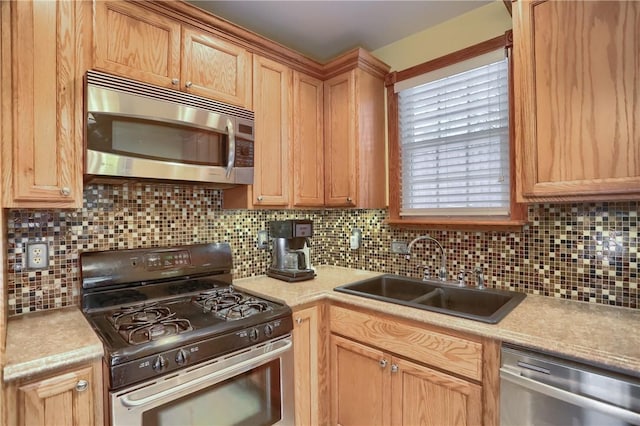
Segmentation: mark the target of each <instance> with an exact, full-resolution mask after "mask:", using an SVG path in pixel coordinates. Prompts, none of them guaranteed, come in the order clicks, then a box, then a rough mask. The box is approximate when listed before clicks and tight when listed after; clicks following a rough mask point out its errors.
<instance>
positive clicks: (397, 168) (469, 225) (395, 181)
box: [385, 31, 527, 230]
mask: <svg viewBox="0 0 640 426" xmlns="http://www.w3.org/2000/svg"><path fill="white" fill-rule="evenodd" d="M500 48H504V49H506V51H507V57H508V61H509V62H508V68H509V71H508V72H509V167H510V173H509V181H510V182H509V185H510V188H509V191H510V208H509V211H510V214H509V215H508V216H451V215H442V216H410V217H408V216H405V217H402V216H400V210H401V207H402V206H401V194H402V187H401V175H402V171H401V163H400V139H399V126H398V94H397V93H395V91H394V84H395V83H397V82H400V81H403V80H407V79H409V78H413V77H416V76H418V75H421V74H425V73H428V72H431V71H434V70H437V69H439V68H443V67H446V66H449V65H452V64H455V63H458V62H461V61H465V60H467V59H471V58H473V57H476V56H479V55H482V54H485V53H488V52H491V51H495V50H497V49H500ZM512 50H513V35H512V32H511V31H507V32H506V33H505V34H504V35H502V36H498V37H494V38H492V39H489V40H486V41H483V42H481V43H478V44H475V45H473V46H469V47H467V48H465V49H462V50H458V51H456V52H453V53H450V54H448V55H445V56H441V57H439V58H436V59H433V60H431V61H427V62H424V63H422V64H418V65H415V66H413V67H410V68H407V69H405V70H402V71H394V72H391V73H389V74H387V77H386V79H385V86H386V88H387V119H388V120H387V123H388V129H387V131H388V141H389V158H388V160H389V161H388V172H389V175H388V176H389V219H388V220H387V223H389V224H391V225H406V226H410V227H429V228H452V229H478V230H485V229H499V230H507V229H513V230H519V229H521V228H522V226H523V225H524V224H526V223H527V221H526V214H527V210H526V205H524V204H520V203H517V202H516V179H515V170H516V168H515V129H514V96H513V75H514V74H513V55H512Z"/></svg>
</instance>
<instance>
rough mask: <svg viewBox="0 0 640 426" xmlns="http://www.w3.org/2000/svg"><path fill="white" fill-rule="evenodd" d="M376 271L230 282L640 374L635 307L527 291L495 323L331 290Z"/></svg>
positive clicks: (290, 300) (323, 270) (288, 299)
mask: <svg viewBox="0 0 640 426" xmlns="http://www.w3.org/2000/svg"><path fill="white" fill-rule="evenodd" d="M376 275H381V274H380V273H377V272H366V271H360V270H354V269H348V268H340V267H332V266H321V267H319V268H317V277H316V278H315V279H314V280H311V281H301V282H297V283H287V282H283V281H279V280H276V279H273V278H269V277H266V276H261V277H255V278H244V279H239V280H235V281H234V285H235V286H236V287H237V288H239V289H243V290H246V291H249V292H252V293H254V294H256V295H262V296H266V297H271V298H274V299H278V300H280V301H282V302H285V303H287V304H288V305H290V306H291V307H292V308H293V309H294V310H295V308H296V306H300V305H304V304H308V303H311V302H315V301H317V300H321V299H324V298H328V299H329V300H332V301H339V302H343V303H348V304H350V305H353V306H357V307H361V308H368V309H371V310H374V311H377V312H380V313H385V314H392V315H396V316H398V317H402V318H407V319H411V320H415V321H420V322H423V323H425V324H432V325H436V326H441V327H446V328H450V329H454V330H457V331H462V332H468V333H473V334H476V335H480V336H485V337H490V338H495V339H498V340H501V341H503V342H507V343H511V344H515V345H520V346H527V347H529V348H532V349H538V350H542V351H547V352H551V353H553V354H557V355H562V356H565V357H570V358H573V359H577V360H580V361H585V362H589V363H595V364H598V365H602V366H605V367H608V368H612V369H615V370H622V371H624V372H628V373H631V374H634V375H636V376H640V333H638V330H640V310H637V309H627V308H617V307H610V306H604V305H599V304H590V303H583V302H574V301H568V300H562V299H556V298H553V297H544V296H535V295H527V297H526V299H525V300H524V301H523V302H522V303H520V304H519V305H518V306H517V307H516V308H515V309H514V310H513V311H512V312H511V313H509V314H508V315H507V316H506V317H505V318H504V319H503V320H502V321H500V322H499V323H498V324H485V323H481V322H477V321H472V320H467V319H463V318H458V317H453V316H450V315H444V314H439V313H434V312H429V311H423V310H420V309H415V308H409V307H404V306H400V305H395V304H392V303H387V302H380V301H377V300H372V299H367V298H364V297H358V296H352V295H348V294H344V293H338V292H335V291H333V288H334V287H336V286H339V285H343V284H347V283H350V282H355V281H359V280H361V279H366V278H369V277H374V276H376Z"/></svg>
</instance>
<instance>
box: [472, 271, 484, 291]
mask: <svg viewBox="0 0 640 426" xmlns="http://www.w3.org/2000/svg"><path fill="white" fill-rule="evenodd" d="M473 273H474V274H475V275H476V287H477V288H478V290H484V289H485V285H484V273H483V272H482V268H481V267H480V266H476V267H475V268H473Z"/></svg>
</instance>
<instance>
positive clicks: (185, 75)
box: [182, 27, 251, 109]
mask: <svg viewBox="0 0 640 426" xmlns="http://www.w3.org/2000/svg"><path fill="white" fill-rule="evenodd" d="M182 85H183V89H185V90H187V91H189V92H192V93H195V94H198V95H201V96H206V97H208V98H212V99H215V100H218V101H222V102H228V103H231V104H234V105H238V106H241V107H243V108H247V109H250V108H251V53H249V52H248V51H246V50H245V49H243V48H242V47H240V46H237V45H235V44H232V43H229V42H226V41H224V40H220V39H218V38H216V37H214V36H213V35H211V34H205V33H203V32H200V31H195V30H193V29H191V28H186V27H185V28H183V30H182Z"/></svg>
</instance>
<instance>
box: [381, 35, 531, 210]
mask: <svg viewBox="0 0 640 426" xmlns="http://www.w3.org/2000/svg"><path fill="white" fill-rule="evenodd" d="M504 40H505V38H504V37H501V38H498V39H493V40H489V42H485V43H483V44H481V45H478V46H482V48H481V49H478V48H477V46H473V47H472V48H469V49H465V51H469V52H470V53H469V54H464V55H461V54H460V52H456V53H455V54H452V55H455V58H456V59H457V60H456V61H455V62H454V61H451V60H449V58H448V57H444V58H441V59H438V60H435V61H432V62H428V63H426V64H423V66H417V67H413V68H411V69H409V70H406V71H404V72H402V71H401V72H399V73H397V74H396V80H395V82H394V84H393V87H390V90H389V94H390V96H392V97H393V99H392V104H393V103H395V108H393V107H392V108H390V111H393V113H392V114H390V117H389V123H394V127H395V128H394V129H393V130H394V131H391V128H390V143H391V144H393V142H394V141H392V135H394V134H395V135H396V138H395V139H396V140H395V150H393V149H391V150H393V151H394V152H393V154H394V155H390V164H391V162H392V161H396V162H397V166H396V167H395V168H394V167H391V170H390V190H391V191H394V190H397V196H396V197H392V196H391V195H390V197H389V198H390V216H391V219H392V220H393V219H400V220H403V219H405V220H414V221H415V219H416V218H423V219H424V221H426V222H428V221H429V218H432V217H434V216H437V217H449V218H451V217H455V218H458V219H461V218H464V217H467V218H468V217H470V216H473V217H475V218H478V217H485V218H491V219H493V220H496V219H511V218H512V214H513V213H514V211H512V210H513V207H514V203H513V202H512V193H513V191H512V189H511V185H510V183H511V177H510V169H511V162H512V161H511V158H512V153H511V149H510V145H511V140H510V129H509V122H510V114H509V109H510V105H509V99H510V82H509V78H510V76H509V69H510V65H509V60H508V58H507V57H506V55H505V46H504ZM487 43H491V44H487ZM461 52H464V51H461ZM460 58H462V60H460ZM432 63H435V65H433V64H432ZM416 69H418V70H419V71H421V72H417V71H416ZM424 69H426V71H424ZM390 127H391V124H390ZM394 157H395V158H394ZM394 172H395V176H394ZM392 183H393V184H392ZM394 202H395V203H394ZM516 210H518V212H519V209H518V208H516ZM394 215H395V217H394Z"/></svg>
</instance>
